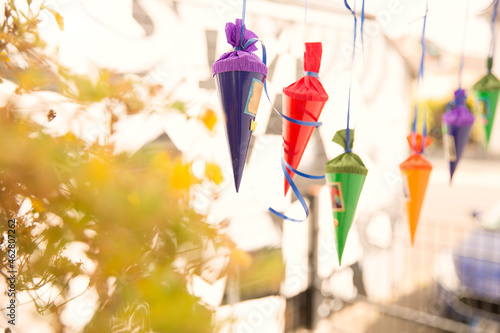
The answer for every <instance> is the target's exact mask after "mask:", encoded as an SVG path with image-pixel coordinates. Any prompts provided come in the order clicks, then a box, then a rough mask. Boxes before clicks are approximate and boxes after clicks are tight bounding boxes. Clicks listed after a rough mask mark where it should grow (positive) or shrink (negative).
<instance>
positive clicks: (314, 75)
mask: <svg viewBox="0 0 500 333" xmlns="http://www.w3.org/2000/svg"><path fill="white" fill-rule="evenodd" d="M306 76H312V77H315V78H317V79H319V75H318V73H316V72H311V71H307V72H306Z"/></svg>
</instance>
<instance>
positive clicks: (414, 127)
mask: <svg viewBox="0 0 500 333" xmlns="http://www.w3.org/2000/svg"><path fill="white" fill-rule="evenodd" d="M428 12H429V1H426V3H425V15H424V24H423V28H422V36H421V37H420V45H421V47H422V55H421V57H420V68H419V70H418V76H417V89H419V87H420V82H421V81H422V80H423V79H424V60H425V26H426V23H427V13H428ZM424 119H425V113H424ZM417 121H418V100H417V101H416V102H415V106H414V115H413V123H412V126H411V145H412V147H413V150H414V151H416V152H418V148H417V139H416V137H417ZM424 131H425V134H424V139H423V142H422V153H423V152H424V149H425V138H426V135H427V124H426V121H425V120H424Z"/></svg>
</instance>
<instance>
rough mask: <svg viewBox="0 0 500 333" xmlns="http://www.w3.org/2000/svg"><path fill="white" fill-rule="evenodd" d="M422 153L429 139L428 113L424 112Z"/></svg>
mask: <svg viewBox="0 0 500 333" xmlns="http://www.w3.org/2000/svg"><path fill="white" fill-rule="evenodd" d="M422 136H423V138H422V153H423V152H424V150H425V140H426V139H427V112H424V128H423V130H422Z"/></svg>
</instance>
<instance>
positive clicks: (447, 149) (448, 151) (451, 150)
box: [443, 134, 457, 162]
mask: <svg viewBox="0 0 500 333" xmlns="http://www.w3.org/2000/svg"><path fill="white" fill-rule="evenodd" d="M443 145H444V153H445V156H446V159H448V161H450V162H455V161H456V160H457V152H456V151H455V138H454V137H453V135H449V134H443Z"/></svg>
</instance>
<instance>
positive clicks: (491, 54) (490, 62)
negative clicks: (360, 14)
mask: <svg viewBox="0 0 500 333" xmlns="http://www.w3.org/2000/svg"><path fill="white" fill-rule="evenodd" d="M494 2H495V5H494V7H493V15H492V16H491V44H490V52H489V57H488V62H487V67H488V73H489V74H491V68H492V67H493V58H494V56H495V46H496V36H495V35H496V34H495V22H496V20H497V14H498V2H499V0H494Z"/></svg>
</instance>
